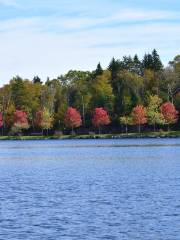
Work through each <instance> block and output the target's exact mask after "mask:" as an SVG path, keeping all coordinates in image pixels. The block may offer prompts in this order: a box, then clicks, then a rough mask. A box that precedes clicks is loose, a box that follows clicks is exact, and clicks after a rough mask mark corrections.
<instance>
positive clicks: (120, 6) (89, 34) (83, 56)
mask: <svg viewBox="0 0 180 240" xmlns="http://www.w3.org/2000/svg"><path fill="white" fill-rule="evenodd" d="M153 48H156V49H157V50H158V52H159V53H160V55H161V56H162V60H163V62H164V64H165V65H166V64H167V63H168V61H169V60H171V59H172V58H173V57H174V56H175V55H177V54H180V1H179V0H158V1H157V0H156V1H155V0H151V1H147V0H146V1H145V0H91V1H89V0H29V1H24V0H0V56H1V57H0V85H2V84H4V83H6V82H8V81H9V79H11V78H12V77H13V76H15V75H17V74H18V75H20V76H22V77H24V78H32V77H33V76H34V75H39V76H40V77H41V78H42V79H43V80H45V79H46V77H47V76H49V77H50V78H53V77H56V76H58V75H60V74H61V73H65V72H67V71H68V70H69V69H82V70H92V69H94V68H95V67H96V65H97V63H98V62H99V61H100V62H101V63H102V66H103V67H106V66H107V65H108V63H109V62H110V60H111V58H112V57H113V56H114V57H116V58H121V57H122V56H123V55H125V54H126V55H129V54H131V55H134V54H135V53H138V55H139V56H140V57H142V56H143V55H144V53H145V52H150V51H151V50H152V49H153Z"/></svg>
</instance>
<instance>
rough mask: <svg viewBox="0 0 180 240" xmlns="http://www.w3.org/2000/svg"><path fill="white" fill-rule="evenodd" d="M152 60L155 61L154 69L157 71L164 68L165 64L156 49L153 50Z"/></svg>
mask: <svg viewBox="0 0 180 240" xmlns="http://www.w3.org/2000/svg"><path fill="white" fill-rule="evenodd" d="M152 61H153V70H154V71H155V72H158V71H161V70H162V69H163V64H162V62H161V59H160V57H159V54H158V53H157V51H156V49H154V50H153V51H152Z"/></svg>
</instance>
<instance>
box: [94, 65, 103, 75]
mask: <svg viewBox="0 0 180 240" xmlns="http://www.w3.org/2000/svg"><path fill="white" fill-rule="evenodd" d="M101 74H103V69H102V67H101V63H100V62H99V63H98V65H97V68H96V70H95V76H98V75H101Z"/></svg>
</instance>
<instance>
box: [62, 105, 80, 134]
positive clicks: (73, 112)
mask: <svg viewBox="0 0 180 240" xmlns="http://www.w3.org/2000/svg"><path fill="white" fill-rule="evenodd" d="M64 124H65V126H66V127H68V128H71V129H72V132H73V129H74V128H77V127H79V126H81V124H82V119H81V115H80V113H79V112H78V111H77V109H76V108H72V107H69V108H68V109H67V111H66V113H65V116H64Z"/></svg>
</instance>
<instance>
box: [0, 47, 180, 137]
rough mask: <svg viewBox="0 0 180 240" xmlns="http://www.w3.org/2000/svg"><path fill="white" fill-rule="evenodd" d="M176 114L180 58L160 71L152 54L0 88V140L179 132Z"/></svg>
mask: <svg viewBox="0 0 180 240" xmlns="http://www.w3.org/2000/svg"><path fill="white" fill-rule="evenodd" d="M179 111H180V55H177V56H175V57H174V59H172V60H171V61H170V62H169V64H168V66H166V67H165V66H163V64H162V61H161V58H160V56H159V54H158V52H157V51H156V50H155V49H154V50H153V51H152V53H146V54H145V55H144V57H143V59H141V60H140V59H139V57H138V55H135V56H124V57H123V58H122V59H115V58H112V60H111V61H110V63H109V66H108V67H107V68H106V69H103V68H102V67H101V64H100V63H98V65H97V68H96V69H95V70H93V71H79V70H70V71H69V72H68V73H66V74H64V75H59V76H58V77H57V78H55V79H49V78H47V80H46V81H45V82H42V80H41V79H40V77H39V76H35V77H34V78H33V79H22V78H21V77H20V76H15V77H13V78H12V79H11V80H10V81H9V83H8V84H5V85H4V86H3V87H1V88H0V129H1V134H2V135H18V134H24V135H33V134H55V133H58V132H59V133H62V134H69V133H76V134H89V133H90V132H97V133H98V132H102V133H122V132H129V131H134V132H136V131H138V132H142V131H167V130H169V129H170V128H171V129H173V130H179V118H178V113H179Z"/></svg>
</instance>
